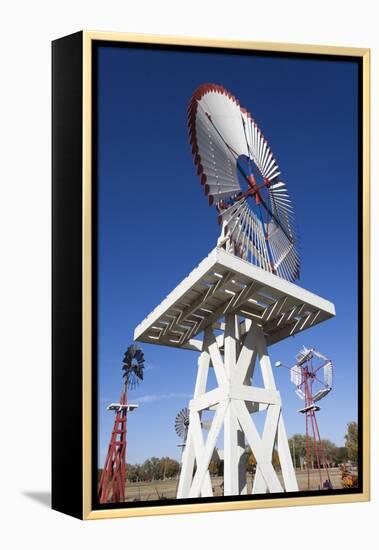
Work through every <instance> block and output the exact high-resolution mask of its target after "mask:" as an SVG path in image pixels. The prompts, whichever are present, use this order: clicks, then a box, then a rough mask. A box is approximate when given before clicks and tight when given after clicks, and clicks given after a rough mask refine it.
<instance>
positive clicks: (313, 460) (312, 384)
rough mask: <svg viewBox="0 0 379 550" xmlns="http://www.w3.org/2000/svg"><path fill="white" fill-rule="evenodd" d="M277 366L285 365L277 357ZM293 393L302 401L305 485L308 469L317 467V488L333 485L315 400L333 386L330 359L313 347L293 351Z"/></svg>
mask: <svg viewBox="0 0 379 550" xmlns="http://www.w3.org/2000/svg"><path fill="white" fill-rule="evenodd" d="M276 366H278V367H280V366H285V365H282V363H280V361H278V362H277V363H276ZM289 370H290V372H291V382H292V383H293V384H295V386H296V390H295V392H296V394H297V395H298V397H300V399H302V400H303V401H304V407H302V408H301V409H299V412H300V413H302V414H304V416H305V447H306V451H305V454H306V467H307V481H308V489H311V488H312V481H311V472H312V470H313V469H314V468H317V471H318V478H319V482H318V487H319V489H332V488H333V487H332V482H331V480H330V475H329V465H328V461H327V459H326V456H325V448H324V443H323V441H322V439H321V437H320V431H319V428H318V423H317V418H316V412H318V411H320V410H321V409H320V407H319V406H318V405H316V404H315V403H316V402H317V401H320V400H321V399H323V398H324V397H325V396H326V395H328V393H329V392H330V391H331V389H332V379H333V365H332V362H331V360H330V359H328V358H327V357H325V355H322V354H321V353H320V352H319V351H317V350H315V349H307V348H305V347H303V349H302V350H301V351H300V352H299V353H298V354H297V355H296V365H295V366H294V367H292V368H291V369H289Z"/></svg>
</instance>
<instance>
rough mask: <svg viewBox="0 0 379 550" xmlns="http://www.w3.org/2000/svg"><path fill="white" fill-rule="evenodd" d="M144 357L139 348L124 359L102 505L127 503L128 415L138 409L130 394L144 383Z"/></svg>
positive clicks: (133, 348)
mask: <svg viewBox="0 0 379 550" xmlns="http://www.w3.org/2000/svg"><path fill="white" fill-rule="evenodd" d="M143 369H144V354H143V352H142V350H140V348H139V347H138V346H136V345H135V344H132V345H131V346H129V347H128V349H127V350H126V352H125V355H124V359H123V365H122V370H123V379H124V382H123V389H122V393H121V396H120V402H119V403H111V404H110V405H109V406H108V407H107V410H108V411H113V412H114V413H115V420H114V424H113V430H112V434H111V438H110V442H109V446H108V452H107V456H106V459H105V463H104V468H103V472H102V475H101V479H100V484H99V490H98V499H99V502H100V504H106V503H108V502H124V501H125V486H126V444H127V440H126V436H127V418H128V413H129V412H132V411H134V410H135V409H136V408H137V407H138V405H134V404H131V403H128V390H130V389H134V388H135V387H136V386H137V385H138V384H139V382H140V381H141V380H143Z"/></svg>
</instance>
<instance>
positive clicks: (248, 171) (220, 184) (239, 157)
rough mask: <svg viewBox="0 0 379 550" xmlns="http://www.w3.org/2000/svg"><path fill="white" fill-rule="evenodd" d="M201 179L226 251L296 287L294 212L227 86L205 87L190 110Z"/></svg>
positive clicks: (269, 156)
mask: <svg viewBox="0 0 379 550" xmlns="http://www.w3.org/2000/svg"><path fill="white" fill-rule="evenodd" d="M188 128H189V138H190V143H191V146H192V153H193V156H194V162H195V165H196V168H197V174H198V175H199V176H200V180H201V184H202V186H203V188H204V193H205V195H207V196H208V202H209V205H212V204H214V205H215V206H216V208H217V211H218V218H219V222H220V224H222V236H221V238H220V240H219V242H220V243H228V244H229V248H227V250H228V251H230V252H233V253H234V254H235V255H237V256H239V257H241V258H243V259H245V260H248V261H250V262H251V263H253V264H255V265H257V266H258V267H261V268H263V269H265V270H267V271H269V272H271V273H274V274H276V275H278V276H280V277H282V278H284V279H287V280H290V281H293V280H295V279H297V278H298V277H299V269H300V257H299V252H298V238H297V234H296V230H295V219H294V212H293V208H292V205H291V200H290V198H289V194H288V190H287V187H286V184H285V183H284V182H283V181H282V178H281V172H280V170H279V166H278V163H277V161H276V160H275V158H274V155H273V153H272V151H271V149H270V146H269V144H268V142H267V140H266V139H265V138H264V136H263V134H262V132H261V130H260V129H259V128H258V126H257V124H256V122H255V121H254V119H253V118H252V116H251V114H250V113H249V112H248V111H247V110H246V109H244V108H243V107H241V106H240V104H239V101H238V99H236V98H235V97H234V96H233V95H232V94H231V93H230V92H228V91H227V90H226V89H225V88H224V87H223V86H219V85H216V84H204V85H202V86H200V87H199V88H198V89H197V90H196V91H195V93H194V94H193V96H192V98H191V101H190V104H189V108H188Z"/></svg>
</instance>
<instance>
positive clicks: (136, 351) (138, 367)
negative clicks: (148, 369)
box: [122, 344, 145, 389]
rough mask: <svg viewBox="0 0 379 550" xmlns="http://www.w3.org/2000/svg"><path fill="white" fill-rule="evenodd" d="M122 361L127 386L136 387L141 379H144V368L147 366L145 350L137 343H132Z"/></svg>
mask: <svg viewBox="0 0 379 550" xmlns="http://www.w3.org/2000/svg"><path fill="white" fill-rule="evenodd" d="M122 362H123V366H122V370H123V371H124V374H123V378H124V382H125V386H126V387H127V388H130V389H134V388H135V387H136V386H138V384H139V383H140V381H141V380H143V369H144V366H145V358H144V354H143V351H142V350H141V349H140V348H139V347H138V346H137V345H136V344H132V345H131V346H129V347H128V349H127V350H126V352H125V355H124V359H123V361H122Z"/></svg>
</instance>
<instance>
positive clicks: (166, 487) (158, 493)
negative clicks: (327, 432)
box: [126, 468, 341, 502]
mask: <svg viewBox="0 0 379 550" xmlns="http://www.w3.org/2000/svg"><path fill="white" fill-rule="evenodd" d="M322 474H323V479H325V477H324V476H325V474H324V472H322ZM329 474H330V479H331V482H332V485H333V488H334V489H340V488H341V472H340V470H339V468H331V469H330V470H329ZM278 475H279V479H280V481H282V478H281V474H280V473H279V474H278ZM296 477H297V482H298V485H299V489H300V491H306V490H307V484H308V479H307V473H306V472H305V471H300V470H298V471H297V472H296ZM319 481H320V478H319V472H318V470H314V471H313V472H312V474H311V488H312V489H318V488H319ZM222 482H223V478H222V477H212V486H213V494H214V496H222ZM176 486H177V481H176V479H166V480H163V481H162V480H160V481H151V482H138V483H127V485H126V495H127V498H126V500H127V501H128V502H131V501H135V500H161V499H162V498H176ZM251 487H252V476H250V475H248V481H247V489H248V492H249V493H251Z"/></svg>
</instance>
